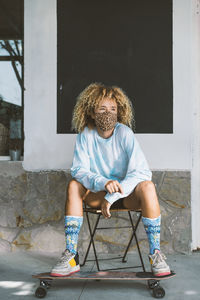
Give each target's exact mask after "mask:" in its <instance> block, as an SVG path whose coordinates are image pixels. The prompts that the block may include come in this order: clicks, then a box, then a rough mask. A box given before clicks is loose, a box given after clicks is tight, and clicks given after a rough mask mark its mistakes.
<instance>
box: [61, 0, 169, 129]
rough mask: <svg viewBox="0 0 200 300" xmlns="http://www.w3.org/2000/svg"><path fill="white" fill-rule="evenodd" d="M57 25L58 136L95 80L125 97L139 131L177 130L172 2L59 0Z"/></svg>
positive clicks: (164, 0)
mask: <svg viewBox="0 0 200 300" xmlns="http://www.w3.org/2000/svg"><path fill="white" fill-rule="evenodd" d="M57 22H58V27H57V28H58V56H57V59H58V73H57V87H58V90H57V96H58V97H57V99H58V106H57V133H72V131H71V130H70V128H71V119H72V111H73V107H74V105H75V103H76V97H77V96H78V94H79V93H80V92H81V91H82V90H83V89H84V88H85V87H86V86H87V85H89V84H90V83H92V82H102V83H105V84H108V85H117V86H119V87H121V88H122V89H123V90H124V91H125V92H126V93H127V95H128V96H129V98H130V99H131V101H132V103H133V106H134V109H135V114H136V133H172V132H173V86H172V1H171V0H123V1H118V0H97V1H95V0H84V1H82V0H57Z"/></svg>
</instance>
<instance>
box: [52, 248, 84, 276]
mask: <svg viewBox="0 0 200 300" xmlns="http://www.w3.org/2000/svg"><path fill="white" fill-rule="evenodd" d="M79 271H80V265H79V256H78V253H77V254H76V255H75V254H73V253H71V252H70V251H69V250H65V251H64V252H63V253H62V256H61V258H60V261H59V262H58V263H57V264H56V265H55V267H53V269H52V270H51V276H69V275H71V274H73V273H76V272H79Z"/></svg>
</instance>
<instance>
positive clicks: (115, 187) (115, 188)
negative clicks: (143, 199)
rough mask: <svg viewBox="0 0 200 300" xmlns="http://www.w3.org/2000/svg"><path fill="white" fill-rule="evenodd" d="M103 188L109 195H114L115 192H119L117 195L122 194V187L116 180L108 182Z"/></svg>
mask: <svg viewBox="0 0 200 300" xmlns="http://www.w3.org/2000/svg"><path fill="white" fill-rule="evenodd" d="M105 188H106V190H107V191H108V192H109V193H110V194H112V193H115V192H119V193H121V194H123V189H122V186H121V184H120V183H119V182H118V181H117V180H109V181H108V182H107V183H106V184H105Z"/></svg>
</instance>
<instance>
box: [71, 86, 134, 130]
mask: <svg viewBox="0 0 200 300" xmlns="http://www.w3.org/2000/svg"><path fill="white" fill-rule="evenodd" d="M105 97H106V98H110V99H112V100H115V101H116V103H117V111H118V114H117V121H118V122H120V123H123V124H125V125H127V126H129V127H130V128H131V129H132V130H135V119H134V109H133V106H132V103H131V101H130V100H129V98H128V97H127V96H126V94H125V92H124V91H122V89H121V88H119V87H117V86H105V85H104V84H102V83H98V82H95V83H92V84H90V85H89V86H87V87H86V88H85V89H84V90H83V91H82V92H81V93H80V94H79V96H78V97H77V102H76V105H75V107H74V110H73V116H72V126H71V129H72V130H75V131H76V132H78V133H80V132H82V131H83V130H84V128H85V127H86V126H88V128H90V129H93V128H94V127H95V122H94V120H93V119H92V117H91V113H94V112H95V109H96V108H97V107H98V105H99V102H100V101H101V100H102V99H103V98H105Z"/></svg>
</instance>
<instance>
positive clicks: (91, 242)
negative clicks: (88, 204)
mask: <svg viewBox="0 0 200 300" xmlns="http://www.w3.org/2000/svg"><path fill="white" fill-rule="evenodd" d="M86 217H87V223H88V228H89V232H90V242H89V245H88V248H87V252H86V255H85V258H84V261H83V263H82V264H81V266H84V265H85V263H86V261H87V257H88V254H89V251H90V247H91V244H92V246H93V250H94V256H95V261H96V265H97V269H98V271H100V268H99V262H98V258H97V252H96V248H95V244H94V235H95V232H96V228H97V226H98V223H99V219H100V217H101V215H100V214H98V217H97V220H96V223H95V226H94V229H93V231H92V228H91V225H90V220H89V216H88V212H86Z"/></svg>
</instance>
